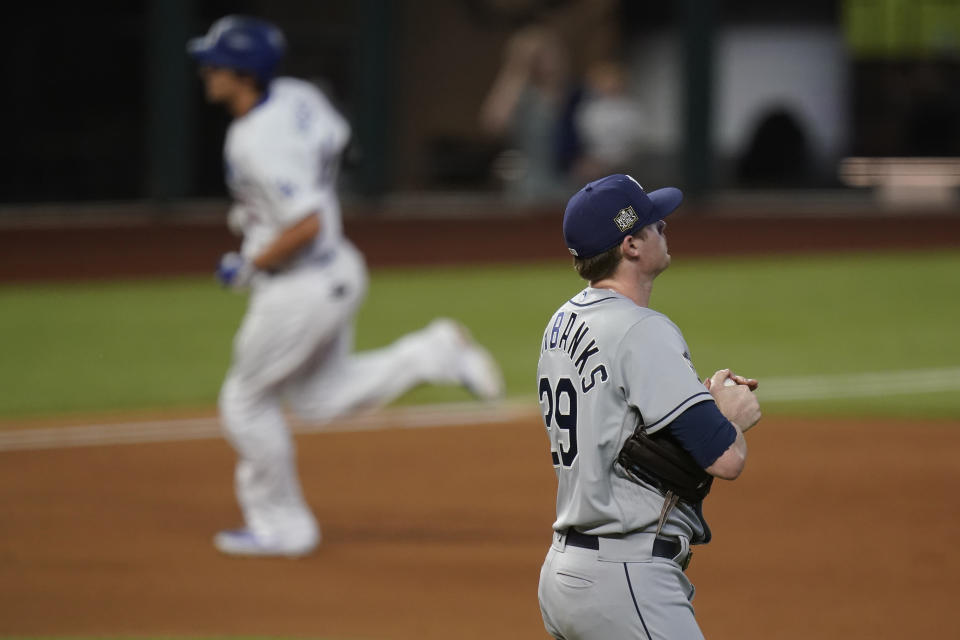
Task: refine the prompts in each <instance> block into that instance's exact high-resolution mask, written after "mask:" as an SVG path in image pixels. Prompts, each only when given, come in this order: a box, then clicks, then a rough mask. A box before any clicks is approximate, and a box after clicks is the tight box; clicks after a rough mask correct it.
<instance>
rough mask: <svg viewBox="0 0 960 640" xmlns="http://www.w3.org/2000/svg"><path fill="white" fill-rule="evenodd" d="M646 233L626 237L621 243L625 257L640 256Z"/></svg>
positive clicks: (621, 250)
mask: <svg viewBox="0 0 960 640" xmlns="http://www.w3.org/2000/svg"><path fill="white" fill-rule="evenodd" d="M643 233H644V232H643V231H642V230H641V231H640V233H639V234H637V235H629V236H626V237H625V238H624V239H623V240H621V241H620V252H621V253H622V254H623V255H624V256H628V257H633V258H635V257H637V256H638V255H640V242H641V241H642V240H643V235H642V234H643Z"/></svg>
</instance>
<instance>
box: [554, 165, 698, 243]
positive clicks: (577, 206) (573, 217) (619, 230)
mask: <svg viewBox="0 0 960 640" xmlns="http://www.w3.org/2000/svg"><path fill="white" fill-rule="evenodd" d="M682 200H683V192H682V191H680V189H677V188H676V187H664V188H663V189H657V190H656V191H651V192H650V193H647V192H646V191H644V190H643V187H641V186H640V183H639V182H637V181H636V180H634V179H633V178H631V177H630V176H628V175H624V174H622V173H616V174H614V175H612V176H607V177H605V178H600V179H599V180H595V181H594V182H591V183H589V184H587V186H585V187H584V188H583V189H580V191H577V192H576V193H575V194H573V197H572V198H570V201H569V202H567V209H566V211H564V213H563V239H564V241H565V242H566V243H567V248H568V249H570V253H572V254H573V255H575V256H577V257H578V258H592V257H593V256H595V255H598V254H601V253H603V252H604V251H607V250H608V249H612V248H613V247H615V246H617V245H618V244H620V241H621V240H623V239H624V238H626V237H627V236H629V235H633V234H634V233H636V232H637V231H639V230H640V229H642V228H643V227H645V226H647V225H648V224H651V223H653V222H656V221H657V220H662V219H663V218H666V217H667V216H668V215H670V213H671V212H673V210H674V209H676V208H677V207H679V206H680V202H681V201H682Z"/></svg>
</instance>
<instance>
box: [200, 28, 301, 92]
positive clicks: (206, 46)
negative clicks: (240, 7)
mask: <svg viewBox="0 0 960 640" xmlns="http://www.w3.org/2000/svg"><path fill="white" fill-rule="evenodd" d="M286 48H287V43H286V39H285V38H284V37H283V32H282V31H281V30H280V29H279V28H278V27H277V26H276V25H274V24H271V23H269V22H266V21H265V20H259V19H257V18H249V17H246V16H226V17H223V18H220V19H219V20H217V21H216V22H214V23H213V24H212V25H211V26H210V30H209V31H208V32H207V34H206V35H204V36H201V37H199V38H191V39H190V41H189V42H188V43H187V52H188V53H189V54H190V56H191V57H192V58H193V59H194V60H196V61H197V63H199V64H201V65H209V66H211V67H223V68H226V69H234V70H236V71H243V72H246V73H250V74H252V75H254V76H255V77H256V78H257V80H259V81H260V82H261V83H262V84H266V83H267V82H269V81H270V79H271V78H273V75H274V73H275V72H276V69H277V65H278V64H280V60H281V59H283V54H284V53H285V52H286Z"/></svg>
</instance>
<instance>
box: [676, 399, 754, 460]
mask: <svg viewBox="0 0 960 640" xmlns="http://www.w3.org/2000/svg"><path fill="white" fill-rule="evenodd" d="M667 428H668V429H670V433H671V434H673V436H674V437H675V438H676V439H677V440H679V441H680V444H681V445H683V448H684V449H686V450H687V451H688V452H690V455H691V456H693V459H694V460H696V461H697V464H699V465H700V466H701V467H702V468H704V469H706V468H707V467H709V466H710V465H712V464H713V463H714V462H716V461H717V458H719V457H720V456H722V455H723V452H724V451H726V450H727V449H729V448H730V445H732V444H733V443H734V442H735V441H736V439H737V430H736V429H735V428H734V426H733V424H731V423H730V421H729V420H727V418H726V417H724V415H723V414H722V413H720V409H719V408H718V407H717V403H716V402H713V401H708V402H700V403H697V404H695V405H693V406H692V407H689V408H688V409H687V410H686V411H684V412H683V413H681V414H680V415H679V416H677V417H676V418H674V420H673V422H671V423H670V425H669V427H667Z"/></svg>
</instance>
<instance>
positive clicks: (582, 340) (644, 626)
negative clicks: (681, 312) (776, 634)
mask: <svg viewBox="0 0 960 640" xmlns="http://www.w3.org/2000/svg"><path fill="white" fill-rule="evenodd" d="M537 378H538V394H539V398H540V407H541V409H542V411H543V419H544V423H545V424H546V427H547V434H548V436H549V439H550V448H551V452H550V455H551V458H552V460H553V466H554V469H555V471H556V474H557V519H556V522H554V524H553V528H554V531H555V533H554V539H553V543H552V545H551V548H550V550H549V551H548V553H547V557H546V560H545V561H544V564H543V567H542V569H541V573H540V586H539V594H538V595H539V600H540V608H541V613H542V615H543V620H544V625H545V626H546V628H547V631H549V632H550V634H551V635H553V636H554V637H555V638H561V639H565V640H572V638H645V639H648V640H650V639H653V638H671V639H675V638H685V639H687V638H702V634H701V633H700V629H699V626H698V625H697V622H696V619H695V617H694V615H693V607H692V605H691V600H692V599H693V593H694V589H693V585H692V584H691V583H690V581H689V580H688V579H687V577H686V575H685V574H684V573H683V570H682V568H681V564H680V563H681V562H684V561H685V559H686V558H688V557H689V553H688V552H689V545H690V544H692V543H698V542H706V541H707V540H709V535H710V534H709V529H707V527H706V524H705V523H704V522H703V519H702V517H701V515H700V511H699V507H693V506H691V505H688V504H685V503H679V504H678V505H677V506H675V507H674V508H673V509H671V510H670V511H669V513H668V515H667V518H666V522H665V524H664V527H663V530H662V532H661V534H662V535H663V536H667V537H668V538H669V539H670V540H676V541H677V543H678V545H679V546H678V548H679V549H680V551H679V552H678V553H677V554H676V556H673V557H669V558H666V557H658V556H657V555H656V554H655V553H654V551H653V547H654V539H655V532H656V529H657V524H658V521H659V519H660V513H661V509H662V508H663V507H664V496H662V495H660V493H658V492H657V491H656V490H655V489H654V488H652V487H649V486H647V485H644V484H640V483H637V482H635V481H633V480H631V479H629V477H628V476H627V475H626V473H625V472H624V471H623V470H622V468H620V466H619V465H618V464H617V463H616V459H617V454H618V453H619V452H620V449H621V447H622V446H623V443H624V441H625V440H626V439H627V438H628V437H629V436H630V435H631V434H632V433H633V431H634V430H635V428H636V427H637V426H638V425H640V424H644V425H646V426H647V428H648V431H649V432H651V433H652V432H656V431H659V430H660V429H663V428H665V427H667V426H668V425H669V424H670V423H671V422H672V421H673V420H674V419H675V418H676V417H677V416H679V415H680V414H681V413H683V412H684V411H685V410H686V409H688V408H689V407H691V406H693V405H695V404H697V403H700V402H705V401H709V400H712V396H711V395H710V393H709V392H708V391H707V389H706V388H705V387H704V385H703V384H702V383H701V382H700V380H699V379H698V378H697V374H696V371H695V370H694V368H693V365H692V364H691V362H690V356H689V351H688V349H687V344H686V342H685V341H684V339H683V335H682V334H681V333H680V330H679V329H678V328H677V326H676V325H675V324H673V322H671V321H670V320H669V319H668V318H667V317H666V316H664V315H663V314H661V313H658V312H656V311H653V310H651V309H647V308H644V307H640V306H638V305H637V304H635V303H634V302H633V301H632V300H630V299H629V298H626V297H625V296H622V295H620V294H618V293H616V292H614V291H611V290H608V289H594V288H590V287H588V288H586V289H584V290H583V291H582V292H581V293H579V294H578V295H577V296H575V297H574V298H573V299H572V300H570V301H568V302H567V303H566V304H564V305H563V306H561V307H560V309H558V310H557V312H556V313H554V315H553V317H552V318H551V319H550V322H549V323H548V325H547V327H546V330H545V331H544V334H543V339H542V341H541V345H540V363H539V366H538V368H537ZM571 532H572V533H571ZM577 532H580V533H581V534H588V535H590V536H598V537H597V538H593V539H592V541H591V542H592V544H593V545H594V546H591V545H590V544H584V542H583V537H582V536H581V539H580V540H579V541H578V540H577V539H576V538H572V537H571V535H576V533H577Z"/></svg>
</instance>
